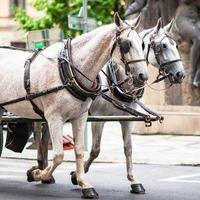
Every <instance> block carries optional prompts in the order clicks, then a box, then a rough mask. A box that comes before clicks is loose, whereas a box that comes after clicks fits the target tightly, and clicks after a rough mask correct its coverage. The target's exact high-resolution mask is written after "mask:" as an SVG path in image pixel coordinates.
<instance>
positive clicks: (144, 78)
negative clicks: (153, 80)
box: [138, 73, 148, 81]
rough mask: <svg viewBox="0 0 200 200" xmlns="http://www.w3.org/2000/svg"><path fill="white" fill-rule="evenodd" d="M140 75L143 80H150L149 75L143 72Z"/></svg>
mask: <svg viewBox="0 0 200 200" xmlns="http://www.w3.org/2000/svg"><path fill="white" fill-rule="evenodd" d="M138 76H139V79H140V80H141V81H147V80H148V76H147V75H145V74H143V73H140V74H139V75H138Z"/></svg>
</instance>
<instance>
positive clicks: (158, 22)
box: [155, 17, 162, 33]
mask: <svg viewBox="0 0 200 200" xmlns="http://www.w3.org/2000/svg"><path fill="white" fill-rule="evenodd" d="M160 28H162V18H161V17H160V18H159V19H158V21H157V24H156V28H155V32H156V33H158V31H159V30H160Z"/></svg>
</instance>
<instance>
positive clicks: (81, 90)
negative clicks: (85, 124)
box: [58, 38, 101, 101]
mask: <svg viewBox="0 0 200 200" xmlns="http://www.w3.org/2000/svg"><path fill="white" fill-rule="evenodd" d="M63 43H64V47H63V49H62V50H61V52H60V55H59V58H58V64H59V68H58V69H59V74H60V78H61V80H62V83H63V85H66V84H67V83H70V84H67V85H66V89H67V90H68V91H69V92H70V93H71V94H72V95H73V96H75V97H76V98H78V99H80V100H82V101H85V100H86V99H87V98H88V97H91V98H92V99H94V98H95V97H96V96H97V95H99V92H100V90H101V79H100V77H99V75H98V76H97V78H96V82H93V81H91V80H90V79H88V78H87V77H86V76H85V75H84V74H83V73H82V72H80V71H79V70H78V69H77V68H76V67H75V66H73V64H72V59H71V38H68V39H66V40H64V41H63ZM76 72H78V73H79V74H81V75H82V76H83V77H85V78H86V79H87V80H89V81H90V82H93V84H94V85H95V88H92V89H89V88H86V87H85V86H84V85H83V84H82V83H81V82H80V80H78V79H77V78H76V76H75V74H76Z"/></svg>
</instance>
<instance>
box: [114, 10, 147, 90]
mask: <svg viewBox="0 0 200 200" xmlns="http://www.w3.org/2000/svg"><path fill="white" fill-rule="evenodd" d="M114 22H115V24H116V36H115V37H114V43H113V45H112V47H111V58H112V60H113V61H114V62H115V63H116V64H117V65H118V66H123V67H122V69H123V71H124V74H126V76H128V77H129V78H130V79H131V80H132V82H133V84H134V85H135V86H142V85H144V83H145V82H146V81H147V79H148V70H147V65H146V60H145V58H144V52H143V49H142V40H141V38H140V37H139V35H138V34H137V32H136V28H137V26H138V24H139V22H140V16H139V17H137V18H136V19H134V20H132V21H128V22H123V21H122V20H121V19H120V17H119V15H118V14H115V17H114Z"/></svg>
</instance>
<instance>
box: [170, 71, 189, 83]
mask: <svg viewBox="0 0 200 200" xmlns="http://www.w3.org/2000/svg"><path fill="white" fill-rule="evenodd" d="M184 78H185V73H184V72H182V71H179V72H176V73H175V74H174V73H173V74H172V73H170V74H169V81H170V83H171V84H178V83H179V84H180V83H182V82H183V79H184Z"/></svg>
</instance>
